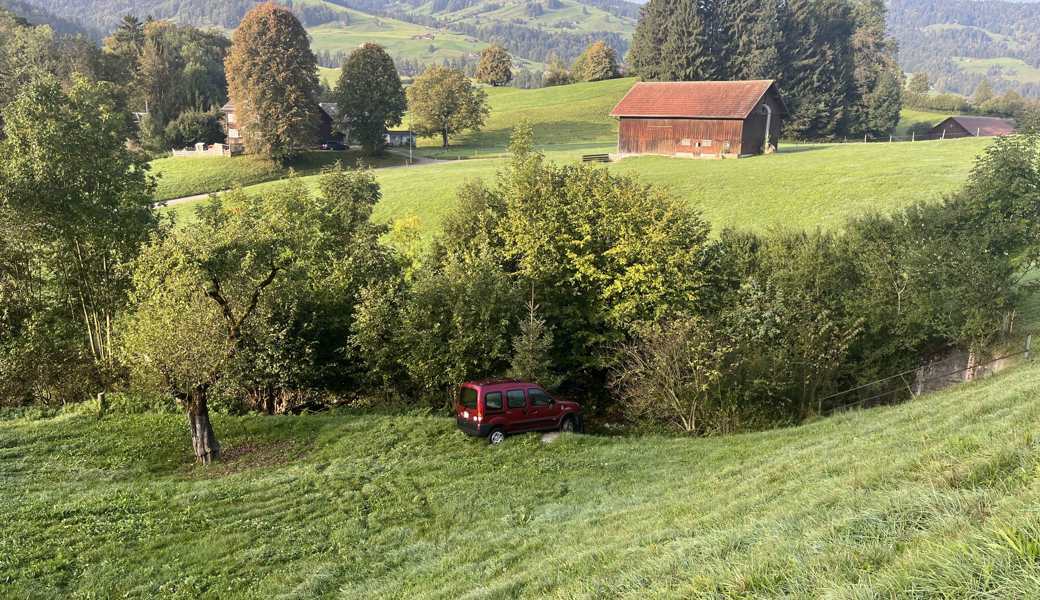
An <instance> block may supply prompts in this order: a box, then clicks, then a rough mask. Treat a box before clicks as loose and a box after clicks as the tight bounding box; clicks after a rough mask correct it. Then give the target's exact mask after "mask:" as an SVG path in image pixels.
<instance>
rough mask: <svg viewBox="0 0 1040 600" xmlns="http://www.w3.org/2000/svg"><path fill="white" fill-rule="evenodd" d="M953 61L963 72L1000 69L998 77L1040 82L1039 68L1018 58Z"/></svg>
mask: <svg viewBox="0 0 1040 600" xmlns="http://www.w3.org/2000/svg"><path fill="white" fill-rule="evenodd" d="M954 62H955V63H956V65H957V66H958V67H959V68H960V70H961V71H964V72H965V73H974V74H977V75H990V73H992V69H994V68H997V69H1000V71H1001V76H1000V77H999V78H1000V79H1005V80H1008V81H1020V82H1022V83H1037V82H1040V69H1038V68H1036V67H1034V66H1032V65H1030V64H1029V63H1027V62H1025V61H1024V60H1022V59H1020V58H1011V57H1003V58H962V57H956V58H954Z"/></svg>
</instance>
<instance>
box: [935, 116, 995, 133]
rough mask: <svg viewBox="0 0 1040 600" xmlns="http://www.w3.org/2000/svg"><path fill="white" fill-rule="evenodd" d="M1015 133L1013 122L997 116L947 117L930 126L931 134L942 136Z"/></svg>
mask: <svg viewBox="0 0 1040 600" xmlns="http://www.w3.org/2000/svg"><path fill="white" fill-rule="evenodd" d="M1012 133H1015V124H1014V123H1013V122H1011V121H1009V120H1007V119H1000V118H997V117H965V116H956V117H947V118H946V119H944V120H943V122H942V123H939V124H938V125H936V126H935V127H933V128H932V134H933V135H936V136H942V137H944V138H959V137H994V136H998V135H1011V134H1012Z"/></svg>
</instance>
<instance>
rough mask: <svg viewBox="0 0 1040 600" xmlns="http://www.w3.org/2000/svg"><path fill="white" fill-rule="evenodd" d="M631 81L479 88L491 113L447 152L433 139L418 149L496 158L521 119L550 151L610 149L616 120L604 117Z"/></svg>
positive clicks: (436, 155) (426, 152) (421, 142)
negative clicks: (522, 87)
mask: <svg viewBox="0 0 1040 600" xmlns="http://www.w3.org/2000/svg"><path fill="white" fill-rule="evenodd" d="M635 82H636V80H635V79H634V78H625V79H613V80H610V81H596V82H591V83H575V84H572V85H563V86H557V87H548V88H540V89H534V90H521V89H518V88H510V87H501V88H493V87H485V88H484V91H486V92H487V94H488V106H489V108H490V109H491V114H490V116H489V117H488V120H487V123H486V124H485V126H484V128H483V129H482V130H481V131H477V132H466V133H463V134H461V135H459V136H456V137H454V138H452V140H451V147H449V148H447V149H442V148H440V147H439V144H440V140H439V138H438V139H434V138H426V139H420V140H419V146H420V148H419V151H420V152H421V153H422V154H423V155H425V156H429V157H432V158H458V157H463V158H473V157H474V156H495V155H501V154H502V153H504V152H505V149H506V146H508V145H509V135H510V133H511V132H512V129H513V127H514V126H515V125H516V124H517V123H518V122H519V121H520V120H521V119H526V120H527V121H528V122H530V123H531V125H532V127H533V128H534V137H535V140H537V141H538V142H539V143H542V144H548V145H550V146H551V147H553V148H558V149H560V150H566V149H568V148H572V149H574V150H575V151H576V152H577V153H578V154H581V153H582V152H581V150H582V149H583V148H586V147H588V148H596V149H598V148H599V147H602V146H607V145H609V146H611V147H613V146H614V145H615V144H616V142H617V120H616V119H614V118H613V117H611V116H610V110H611V109H612V108H614V105H615V104H617V103H618V101H619V100H621V98H622V97H623V96H624V95H625V94H626V93H627V92H628V90H629V89H630V88H631V87H632V85H633V84H634V83H635ZM407 123H408V119H407V117H406V118H405V124H407Z"/></svg>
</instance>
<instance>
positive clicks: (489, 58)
mask: <svg viewBox="0 0 1040 600" xmlns="http://www.w3.org/2000/svg"><path fill="white" fill-rule="evenodd" d="M512 79H513V57H511V56H509V52H507V51H506V49H505V48H503V47H502V46H499V45H498V44H494V45H491V46H488V47H487V48H484V49H483V50H481V52H480V63H479V64H477V81H479V82H481V83H486V84H489V85H493V86H496V87H497V86H501V85H506V84H507V83H509V82H510V81H512Z"/></svg>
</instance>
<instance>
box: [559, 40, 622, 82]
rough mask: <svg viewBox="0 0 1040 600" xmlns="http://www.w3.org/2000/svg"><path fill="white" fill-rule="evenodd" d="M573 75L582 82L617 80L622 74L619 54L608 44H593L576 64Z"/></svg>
mask: <svg viewBox="0 0 1040 600" xmlns="http://www.w3.org/2000/svg"><path fill="white" fill-rule="evenodd" d="M571 73H573V74H574V77H575V78H577V79H578V80H580V81H602V80H604V79H615V78H617V77H618V76H619V75H620V74H621V73H620V70H619V69H618V64H617V52H615V51H614V49H613V48H611V47H610V46H608V45H607V44H606V42H603V41H598V42H593V43H592V44H591V45H589V47H588V48H586V49H585V52H582V54H581V56H579V57H578V59H577V60H576V61H575V62H574V66H573V67H572V68H571Z"/></svg>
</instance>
